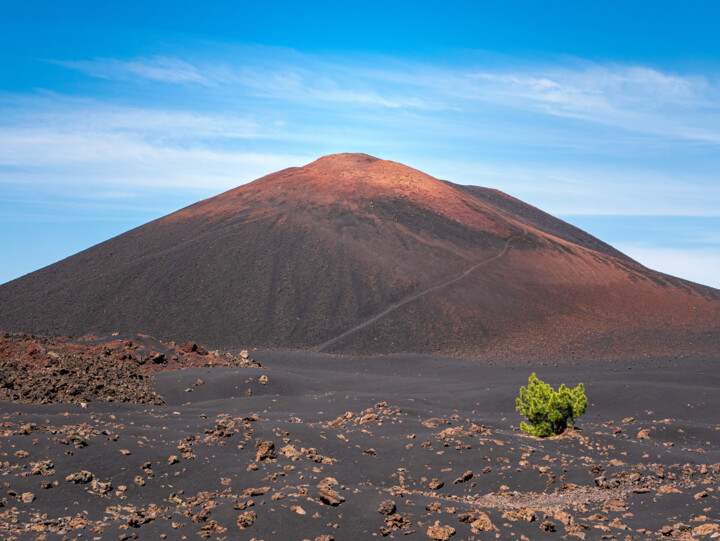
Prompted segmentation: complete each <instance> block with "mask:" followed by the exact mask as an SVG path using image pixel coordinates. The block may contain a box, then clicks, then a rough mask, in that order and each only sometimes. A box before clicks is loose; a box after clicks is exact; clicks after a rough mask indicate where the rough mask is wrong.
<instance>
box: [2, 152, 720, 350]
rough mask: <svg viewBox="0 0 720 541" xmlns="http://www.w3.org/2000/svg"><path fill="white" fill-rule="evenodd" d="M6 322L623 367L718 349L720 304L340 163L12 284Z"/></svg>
mask: <svg viewBox="0 0 720 541" xmlns="http://www.w3.org/2000/svg"><path fill="white" fill-rule="evenodd" d="M0 326H2V327H4V328H6V329H9V330H13V331H27V332H38V333H45V334H51V335H59V334H63V335H74V336H80V335H83V334H86V333H89V332H100V333H110V332H123V333H139V332H148V333H150V334H152V335H154V336H157V337H159V338H161V339H164V340H176V341H183V340H185V339H186V338H187V337H194V338H195V339H197V340H200V341H202V342H203V343H205V344H208V345H209V346H210V347H216V348H233V347H239V346H241V345H243V346H244V345H248V346H251V347H255V348H261V349H301V350H309V351H323V352H335V353H360V354H371V353H372V354H376V353H377V354H380V353H401V352H415V353H433V354H442V355H447V356H455V357H464V358H471V359H506V360H514V359H553V360H568V359H573V358H623V357H624V358H627V357H638V356H643V355H686V354H705V353H710V352H715V351H717V350H718V347H719V346H720V344H719V343H720V292H719V291H717V290H714V289H712V288H708V287H704V286H699V285H697V284H693V283H690V282H687V281H684V280H680V279H677V278H673V277H670V276H667V275H664V274H661V273H657V272H654V271H651V270H649V269H646V268H645V267H643V266H642V265H640V264H638V263H637V262H635V261H633V260H631V259H630V258H628V257H627V256H625V255H624V254H622V253H620V252H618V251H617V250H615V249H614V248H612V247H611V246H609V245H607V244H605V243H603V242H602V241H600V240H598V239H596V238H594V237H592V236H590V235H588V234H587V233H585V232H583V231H581V230H579V229H577V228H575V227H573V226H571V225H569V224H567V223H565V222H563V221H561V220H558V219H556V218H554V217H552V216H550V215H548V214H546V213H544V212H542V211H540V210H538V209H536V208H534V207H531V206H529V205H526V204H524V203H522V202H521V201H518V200H517V199H514V198H512V197H510V196H507V195H505V194H503V193H501V192H498V191H496V190H490V189H486V188H479V187H472V186H459V185H455V184H452V183H450V182H445V181H441V180H438V179H435V178H433V177H431V176H429V175H426V174H424V173H422V172H420V171H417V170H415V169H412V168H410V167H407V166H404V165H402V164H398V163H395V162H389V161H385V160H379V159H376V158H373V157H371V156H367V155H364V154H339V155H333V156H326V157H324V158H321V159H319V160H317V161H315V162H313V163H311V164H309V165H307V166H305V167H301V168H290V169H286V170H283V171H280V172H277V173H274V174H271V175H268V176H266V177H263V178H261V179H258V180H256V181H254V182H251V183H249V184H246V185H243V186H241V187H239V188H236V189H234V190H230V191H228V192H226V193H223V194H221V195H218V196H216V197H213V198H210V199H207V200H204V201H200V202H198V203H196V204H195V205H192V206H190V207H187V208H185V209H182V210H180V211H178V212H176V213H173V214H171V215H169V216H166V217H164V218H161V219H159V220H156V221H154V222H150V223H148V224H146V225H144V226H142V227H139V228H137V229H134V230H132V231H129V232H127V233H125V234H123V235H120V236H118V237H115V238H113V239H111V240H109V241H107V242H104V243H102V244H99V245H97V246H95V247H93V248H90V249H89V250H86V251H84V252H81V253H79V254H77V255H75V256H73V257H70V258H68V259H66V260H63V261H61V262H59V263H56V264H54V265H51V266H49V267H46V268H44V269H41V270H39V271H37V272H35V273H32V274H30V275H27V276H25V277H23V278H20V279H18V280H15V281H13V282H10V283H8V284H5V285H3V286H1V287H0Z"/></svg>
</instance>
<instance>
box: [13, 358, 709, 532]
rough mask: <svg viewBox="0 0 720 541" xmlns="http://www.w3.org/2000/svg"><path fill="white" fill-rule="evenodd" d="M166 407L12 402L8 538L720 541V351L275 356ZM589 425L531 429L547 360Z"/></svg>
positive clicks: (200, 377)
mask: <svg viewBox="0 0 720 541" xmlns="http://www.w3.org/2000/svg"><path fill="white" fill-rule="evenodd" d="M254 356H255V357H256V358H257V359H258V360H259V362H260V363H262V365H263V366H264V367H265V368H264V369H260V368H237V367H212V368H210V367H189V368H186V369H184V370H177V371H164V372H159V373H157V374H155V381H154V382H152V383H151V384H150V385H151V390H152V391H153V392H154V393H156V394H157V395H159V396H162V397H163V399H164V401H165V402H166V405H155V404H132V403H121V402H90V403H87V404H86V405H85V406H84V407H83V405H81V404H44V405H40V404H18V403H11V402H4V403H0V483H2V493H0V530H1V533H0V537H2V538H3V539H158V538H162V539H173V540H174V539H198V538H206V539H218V540H222V539H227V540H230V539H233V540H235V539H247V540H250V539H255V540H256V541H259V540H261V539H262V540H269V539H282V540H286V539H298V540H303V539H309V540H313V541H318V540H319V541H327V540H331V539H335V540H346V539H369V538H373V537H388V538H394V539H400V538H404V537H405V536H410V537H412V538H415V539H436V540H442V539H467V540H473V539H474V540H480V539H525V540H527V539H533V540H535V539H561V538H580V539H608V540H611V539H618V540H627V539H682V538H688V539H689V538H698V539H714V538H720V502H719V501H718V498H719V497H720V414H719V413H718V412H720V392H718V391H719V390H720V374H719V373H718V371H717V366H718V364H717V363H718V359H717V358H715V359H711V358H691V359H688V358H685V359H643V360H639V361H637V360H636V361H632V362H631V361H627V362H613V363H608V362H598V361H593V362H586V363H578V364H573V365H559V366H553V365H537V364H535V365H527V364H523V365H507V364H503V365H498V364H478V363H468V362H463V361H457V360H453V359H441V358H437V357H429V356H396V357H377V358H349V357H342V358H341V357H332V356H328V355H311V354H297V353H294V354H291V353H275V352H258V353H256V354H255V355H254ZM533 371H535V372H537V374H538V376H539V377H540V378H541V379H543V380H545V381H547V382H549V383H551V384H553V385H555V386H557V385H559V384H560V383H561V382H565V383H567V384H568V385H572V386H574V385H575V384H577V382H579V381H582V382H584V383H585V386H586V393H587V395H588V398H589V400H590V406H589V407H588V412H587V414H586V415H585V416H583V417H581V418H580V420H579V422H578V424H577V427H576V429H574V430H571V431H569V432H567V433H566V434H564V435H563V436H561V437H557V438H551V439H545V440H540V439H536V438H532V437H529V436H527V435H524V434H523V433H522V432H521V431H519V430H518V426H519V424H520V421H521V420H522V419H521V418H520V417H519V416H518V415H517V414H516V413H515V412H514V398H515V396H517V392H518V389H519V388H520V386H521V385H523V384H525V383H526V382H527V377H528V375H529V374H530V373H531V372H533Z"/></svg>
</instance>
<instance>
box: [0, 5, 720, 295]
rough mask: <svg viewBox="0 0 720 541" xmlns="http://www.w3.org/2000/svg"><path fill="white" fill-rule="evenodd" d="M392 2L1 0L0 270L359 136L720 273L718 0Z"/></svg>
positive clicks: (628, 244) (614, 240) (357, 144)
mask: <svg viewBox="0 0 720 541" xmlns="http://www.w3.org/2000/svg"><path fill="white" fill-rule="evenodd" d="M143 4H150V5H149V6H148V5H143ZM387 4H390V5H389V7H388V6H387V5H385V3H381V2H372V1H370V2H363V3H359V4H357V5H354V6H348V5H344V4H343V3H337V2H332V3H326V2H314V3H301V2H288V3H284V2H276V3H272V4H269V3H264V4H263V3H258V2H254V3H246V2H202V3H200V2H182V1H174V2H164V1H156V2H152V3H148V2H144V3H141V2H133V1H128V2H122V3H108V2H96V1H87V2H73V1H68V2H62V3H60V2H55V1H46V2H12V3H11V2H4V3H2V4H0V67H1V68H2V69H1V70H0V193H1V194H2V196H1V197H0V238H1V239H2V243H3V245H4V248H5V249H4V250H3V254H4V255H5V257H4V258H3V260H2V261H0V283H3V282H6V281H9V280H12V279H14V278H17V277H19V276H21V275H23V274H25V273H28V272H31V271H33V270H36V269H38V268H40V267H42V266H45V265H48V264H50V263H53V262H54V261H57V260H59V259H62V258H64V257H67V256H69V255H72V254H73V253H75V252H77V251H80V250H82V249H85V248H87V247H89V246H91V245H93V244H96V243H98V242H101V241H103V240H106V239H107V238H110V237H112V236H114V235H117V234H120V233H122V232H124V231H126V230H128V229H130V228H132V227H136V226H138V225H141V224H142V223H145V222H147V221H149V220H152V219H154V218H157V217H160V216H162V215H165V214H168V213H170V212H172V211H174V210H177V209H178V208H181V207H183V206H186V205H188V204H191V203H193V202H195V201H197V200H198V199H201V198H205V197H210V196H212V195H215V194H217V193H219V192H222V191H224V190H226V189H229V188H232V187H235V186H237V185H239V184H242V183H245V182H248V181H250V180H253V179H255V178H257V177H259V176H262V175H264V174H267V173H270V172H273V171H276V170H278V169H282V168H285V167H289V166H297V165H303V164H305V163H308V162H310V161H312V160H314V159H316V158H318V157H319V156H322V155H325V154H329V153H334V152H365V153H368V154H372V155H375V156H378V157H381V158H385V159H390V160H395V161H400V162H403V163H406V164H408V165H410V166H412V167H416V168H418V169H421V170H423V171H425V172H427V173H430V174H432V175H434V176H436V177H438V178H443V179H447V180H452V181H454V182H459V183H464V184H475V185H481V186H490V187H495V188H498V189H501V190H503V191H505V192H507V193H510V194H511V195H514V196H515V197H518V198H520V199H522V200H524V201H526V202H528V203H531V204H533V205H536V206H538V207H540V208H541V209H543V210H545V211H548V212H550V213H552V214H555V215H557V216H559V217H561V218H563V219H566V220H567V221H569V222H571V223H573V224H575V225H577V226H579V227H581V228H583V229H585V230H587V231H589V232H590V233H592V234H595V235H596V236H598V237H600V238H601V239H603V240H605V241H607V242H609V243H611V244H613V245H614V246H616V247H618V248H619V249H621V250H623V251H625V252H626V253H628V254H629V255H630V256H632V257H634V258H636V259H637V260H639V261H640V262H642V263H644V264H646V265H647V266H649V267H651V268H655V269H657V270H661V271H664V272H668V273H670V274H673V275H677V276H681V277H683V278H687V279H690V280H693V281H696V282H700V283H704V284H708V285H712V286H714V287H720V181H719V179H718V174H719V172H720V152H719V150H720V38H718V32H717V20H718V18H719V16H720V6H718V5H717V4H715V3H714V2H709V1H707V2H684V3H683V4H682V5H680V3H677V2H665V1H657V0H654V1H647V2H643V1H640V2H630V3H628V2H622V3H620V2H612V1H611V2H602V3H598V2H579V1H567V2H542V3H540V2H495V3H486V2H444V3H440V2H418V1H414V2H392V3H387Z"/></svg>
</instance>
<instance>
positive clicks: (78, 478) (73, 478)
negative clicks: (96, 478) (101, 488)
mask: <svg viewBox="0 0 720 541" xmlns="http://www.w3.org/2000/svg"><path fill="white" fill-rule="evenodd" d="M92 479H93V474H92V473H90V472H89V471H87V470H82V471H79V472H75V473H71V474H70V475H68V476H67V477H65V481H67V482H68V483H75V484H76V485H84V484H85V483H89V482H90V481H92Z"/></svg>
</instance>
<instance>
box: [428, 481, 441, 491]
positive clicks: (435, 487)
mask: <svg viewBox="0 0 720 541" xmlns="http://www.w3.org/2000/svg"><path fill="white" fill-rule="evenodd" d="M428 486H429V487H430V490H439V489H441V488H442V487H443V486H445V483H443V482H442V481H441V480H440V479H433V480H432V481H430V483H429V484H428Z"/></svg>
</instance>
